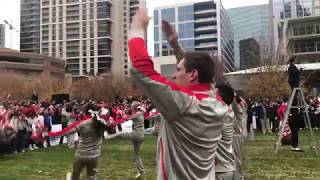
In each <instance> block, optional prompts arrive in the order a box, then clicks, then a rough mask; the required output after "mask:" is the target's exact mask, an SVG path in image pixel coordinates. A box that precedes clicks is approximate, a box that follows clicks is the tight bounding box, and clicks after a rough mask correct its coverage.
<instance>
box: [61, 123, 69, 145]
mask: <svg viewBox="0 0 320 180" xmlns="http://www.w3.org/2000/svg"><path fill="white" fill-rule="evenodd" d="M67 126H68V124H67V123H62V129H64V128H66V127H67ZM63 140H64V136H61V137H60V142H59V144H63Z"/></svg>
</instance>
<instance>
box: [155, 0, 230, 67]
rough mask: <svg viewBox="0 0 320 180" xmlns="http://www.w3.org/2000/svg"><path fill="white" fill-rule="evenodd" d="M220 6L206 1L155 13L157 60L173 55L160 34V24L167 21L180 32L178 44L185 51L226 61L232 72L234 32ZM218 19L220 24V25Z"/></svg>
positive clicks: (161, 9) (158, 10)
mask: <svg viewBox="0 0 320 180" xmlns="http://www.w3.org/2000/svg"><path fill="white" fill-rule="evenodd" d="M217 2H218V5H217V4H216V3H215V2H214V1H207V2H200V3H191V4H183V5H175V6H173V7H165V8H158V9H155V10H154V12H153V14H154V17H153V18H154V42H155V43H154V47H153V48H154V56H155V57H159V56H168V55H173V50H172V49H171V47H170V46H169V43H168V42H167V39H166V37H165V36H164V34H163V33H162V31H161V23H160V22H161V20H162V19H165V20H167V21H168V22H170V24H171V25H173V26H174V27H175V29H176V30H177V33H178V36H179V43H180V45H181V46H182V47H183V48H184V49H185V50H197V51H205V52H208V53H209V54H210V55H218V56H220V57H222V58H223V61H224V64H225V69H226V71H228V72H230V71H233V70H234V50H233V30H232V26H231V23H230V20H229V17H228V15H227V13H226V11H225V10H224V8H223V6H222V5H221V3H220V1H217ZM217 8H220V9H219V10H217ZM218 12H221V13H220V14H219V13H218ZM218 19H220V20H219V22H220V24H217V23H218ZM219 28H220V29H219ZM219 31H220V33H218V32H219ZM218 34H220V36H219V35H218ZM219 44H221V46H219Z"/></svg>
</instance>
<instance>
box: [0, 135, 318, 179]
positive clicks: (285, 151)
mask: <svg viewBox="0 0 320 180" xmlns="http://www.w3.org/2000/svg"><path fill="white" fill-rule="evenodd" d="M319 136H320V131H319V132H316V137H319ZM300 137H301V139H300V140H301V146H300V147H301V148H302V149H303V150H304V152H298V153H297V152H295V153H294V152H291V151H290V149H289V147H287V146H284V147H280V150H279V153H278V154H277V155H273V144H274V139H275V135H262V134H258V135H257V136H256V141H252V142H250V141H249V142H246V144H245V146H244V152H245V155H244V157H245V175H246V179H252V180H253V179H254V180H260V179H279V180H280V179H281V180H282V179H290V180H291V179H295V180H296V179H297V180H300V179H314V180H320V158H319V157H320V155H319V157H315V156H314V155H313V153H312V151H311V150H310V149H309V141H308V140H309V139H308V136H307V132H303V133H301V136H300ZM102 152H103V155H102V158H101V161H100V165H99V172H98V178H99V179H106V180H108V179H110V180H116V179H124V180H127V179H133V177H134V176H135V174H136V170H135V167H134V164H133V156H132V145H131V143H130V141H128V140H125V139H119V138H117V139H112V140H107V141H106V142H105V143H104V144H103V150H102ZM155 152H156V137H154V136H147V137H146V138H145V142H144V144H143V147H142V158H143V161H144V166H145V168H146V175H145V177H144V178H143V179H146V180H149V179H150V180H152V179H155V165H156V163H155V155H156V153H155ZM73 155H74V150H70V149H68V148H67V147H66V146H65V145H63V146H59V147H54V148H50V149H43V150H37V151H32V152H27V153H22V154H17V155H14V154H12V155H5V156H0V180H9V179H10V180H11V179H22V180H53V179H58V180H60V179H61V180H63V179H65V176H66V173H67V172H69V171H71V168H72V165H71V164H72V160H73ZM83 174H85V173H83ZM83 177H84V176H83ZM83 179H84V178H83Z"/></svg>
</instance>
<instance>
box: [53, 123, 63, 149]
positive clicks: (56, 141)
mask: <svg viewBox="0 0 320 180" xmlns="http://www.w3.org/2000/svg"><path fill="white" fill-rule="evenodd" d="M61 130H62V124H52V126H51V132H56V131H61ZM59 142H60V136H57V137H50V145H51V146H57V145H59Z"/></svg>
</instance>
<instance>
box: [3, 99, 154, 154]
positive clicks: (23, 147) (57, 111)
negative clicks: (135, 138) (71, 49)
mask: <svg viewBox="0 0 320 180" xmlns="http://www.w3.org/2000/svg"><path fill="white" fill-rule="evenodd" d="M133 101H138V102H140V103H141V108H142V110H143V111H144V115H145V117H150V115H151V114H154V113H155V112H156V109H155V108H154V107H153V106H152V104H151V103H150V101H149V100H147V99H146V98H144V97H116V98H115V100H114V102H109V103H108V102H104V101H101V102H95V101H92V100H87V101H85V100H81V101H80V100H73V101H68V102H67V101H63V102H56V101H52V102H45V101H43V102H38V100H37V98H31V99H29V100H24V101H22V100H21V101H16V100H10V99H7V100H5V101H4V102H3V103H2V105H1V106H0V129H3V130H4V129H5V131H0V136H6V138H0V139H5V142H4V141H3V140H2V141H1V140H0V152H2V153H4V152H7V153H21V152H25V151H33V150H35V149H38V148H47V147H50V146H51V144H50V142H51V141H50V138H49V137H41V136H40V135H39V133H42V132H44V131H46V132H50V131H52V126H53V125H60V124H61V125H62V128H66V127H67V126H68V125H70V124H72V123H74V122H76V121H80V120H81V119H82V118H83V115H84V114H85V113H86V112H85V106H86V105H88V104H93V105H95V106H97V107H99V111H104V112H105V113H104V114H105V116H108V117H107V119H108V118H111V119H114V120H115V121H117V120H120V119H123V118H124V117H126V116H129V115H130V114H131V109H130V104H131V103H132V102H133ZM151 126H154V122H153V120H152V119H147V120H146V121H145V128H149V127H151ZM116 129H117V131H118V132H121V131H122V125H121V123H119V124H118V125H117V127H116ZM1 133H2V135H1ZM41 138H45V139H41ZM65 138H66V137H64V136H61V137H60V142H59V143H60V144H62V143H63V142H64V139H65ZM67 143H68V146H69V147H70V148H73V147H74V146H75V145H76V141H75V135H74V134H72V135H68V137H67Z"/></svg>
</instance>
